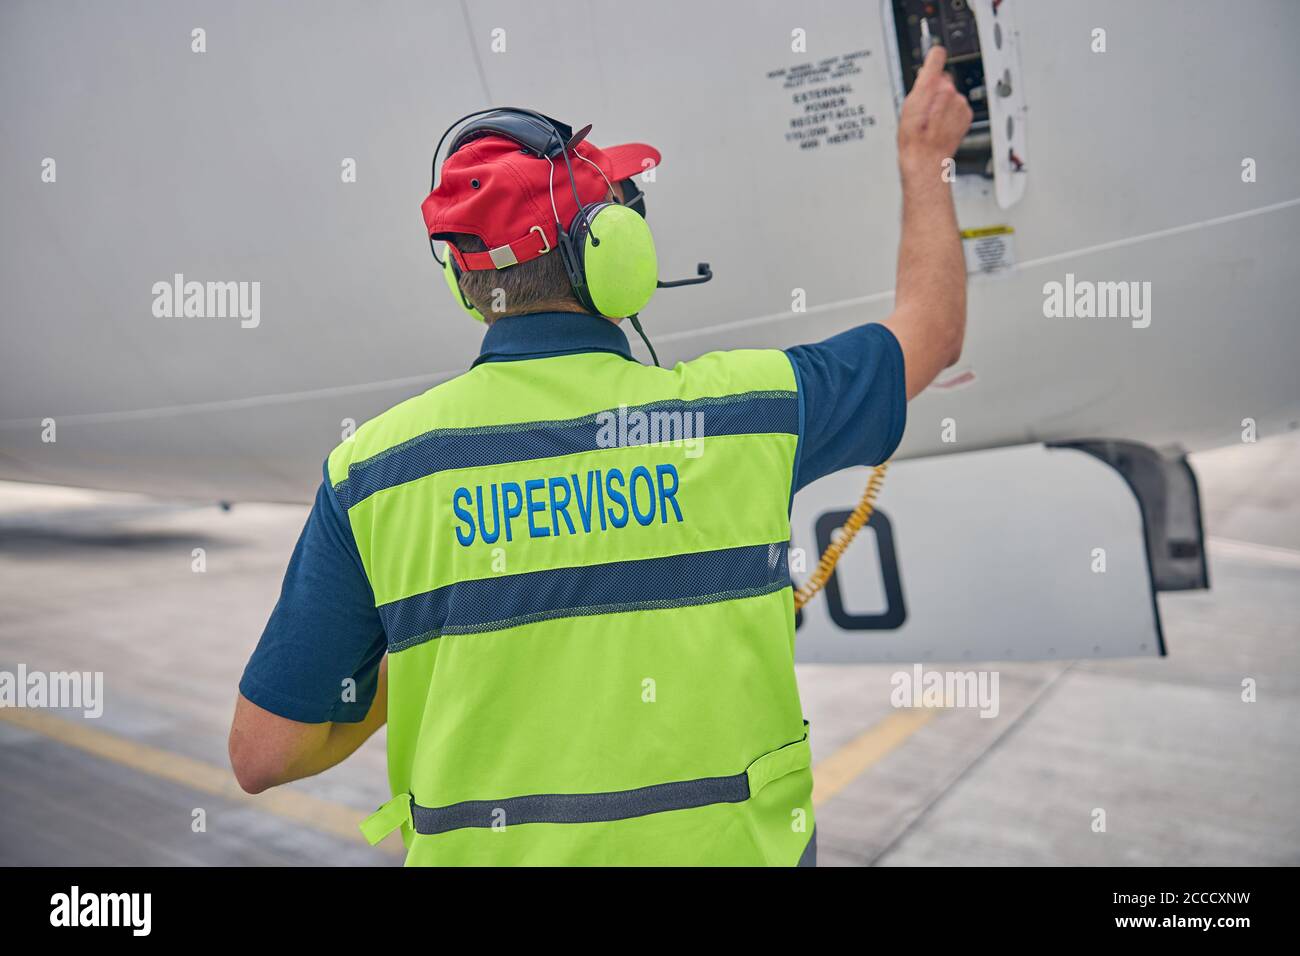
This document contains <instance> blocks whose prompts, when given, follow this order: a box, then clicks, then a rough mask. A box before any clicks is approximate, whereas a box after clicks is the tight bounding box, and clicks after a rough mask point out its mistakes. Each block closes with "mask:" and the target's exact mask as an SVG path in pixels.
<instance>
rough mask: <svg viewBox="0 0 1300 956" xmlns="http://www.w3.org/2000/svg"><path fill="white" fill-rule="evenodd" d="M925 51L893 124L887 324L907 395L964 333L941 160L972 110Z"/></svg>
mask: <svg viewBox="0 0 1300 956" xmlns="http://www.w3.org/2000/svg"><path fill="white" fill-rule="evenodd" d="M946 59H947V54H946V53H945V52H944V49H943V47H940V46H936V47H934V48H932V49H931V50H930V53H929V55H927V56H926V58H925V63H924V65H923V66H922V67H921V71H920V73H919V74H918V75H917V78H916V83H915V84H914V85H913V87H912V92H911V93H909V94H908V96H907V99H906V100H905V101H904V103H903V110H902V115H901V116H900V118H899V124H898V166H899V174H900V176H901V178H902V183H903V230H902V238H901V240H900V241H899V246H898V278H897V282H896V286H895V289H894V311H893V313H892V314H891V315H890V316H889V318H888V319H886V320H885V323H884V324H885V325H886V326H887V327H888V328H889V329H890V331H892V332H893V333H894V336H895V337H896V338H897V339H898V342H899V345H900V346H902V350H903V362H904V367H905V370H906V375H907V397H908V399H909V400H911V399H912V398H914V397H915V396H917V395H918V394H920V393H921V391H922V390H923V389H924V388H925V387H926V386H927V385H929V384H930V383H931V382H932V381H934V378H935V376H936V375H938V374H939V373H940V372H941V371H943V370H944V369H945V368H947V367H948V366H949V365H952V364H953V363H954V362H956V361H957V359H958V358H959V357H960V356H961V348H962V342H963V340H964V338H965V335H966V262H965V258H964V256H963V253H962V248H961V237H960V236H959V235H958V231H957V214H956V211H955V209H954V208H953V202H952V188H951V186H950V184H949V183H947V182H945V181H944V176H943V172H944V168H945V161H946V160H950V159H951V158H952V156H953V155H954V154H955V153H956V151H957V147H958V146H959V145H960V143H961V139H962V137H963V136H964V135H965V134H966V130H967V129H969V128H970V121H971V109H970V104H968V103H967V102H966V98H965V97H964V96H962V95H961V94H960V93H958V92H957V89H956V87H954V86H953V83H952V78H951V77H949V76H948V74H947V73H945V72H944V69H943V66H944V63H945V61H946Z"/></svg>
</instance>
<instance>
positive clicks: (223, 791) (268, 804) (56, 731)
mask: <svg viewBox="0 0 1300 956" xmlns="http://www.w3.org/2000/svg"><path fill="white" fill-rule="evenodd" d="M0 720H5V721H8V722H9V723H11V724H15V725H17V726H19V727H22V728H23V729H24V730H30V731H32V732H33V733H37V734H40V735H42V736H44V737H49V738H50V739H51V740H55V741H58V742H59V743H61V744H66V745H67V746H69V747H75V748H76V749H78V750H82V751H85V752H86V753H88V754H91V755H92V756H95V757H99V758H101V759H104V760H109V761H112V762H113V763H116V764H119V765H120V766H123V767H129V768H130V769H132V770H136V771H139V772H140V773H145V774H148V775H150V776H151V777H158V778H160V779H162V780H170V781H171V782H173V783H177V784H180V785H181V786H183V787H188V788H189V789H191V790H198V791H200V792H202V793H210V794H212V795H213V796H217V797H221V798H222V799H223V800H230V801H231V802H233V803H239V804H243V805H244V806H248V807H252V808H253V809H255V810H262V811H264V812H266V813H273V814H275V815H276V816H279V817H284V818H285V819H287V820H292V821H293V822H294V823H298V824H301V825H302V826H305V827H310V828H312V829H313V830H319V831H320V832H322V833H328V834H330V835H331V836H336V837H340V838H342V839H344V840H347V841H348V842H350V843H356V842H361V843H364V842H365V837H363V836H362V835H361V831H360V830H358V829H357V824H358V823H360V822H361V820H362V819H364V818H365V816H366V814H367V811H365V810H357V809H354V808H352V807H348V806H344V805H343V804H341V803H331V802H330V801H329V800H321V799H320V798H319V797H313V796H310V795H308V794H305V793H299V792H297V791H291V790H286V789H284V788H283V787H277V788H275V789H272V790H268V791H267V792H265V793H261V794H258V795H256V796H254V795H252V794H249V793H245V792H244V791H243V790H241V789H239V784H238V783H236V782H235V774H234V772H233V771H232V770H230V769H229V768H226V767H215V766H213V765H212V764H210V763H205V762H204V761H202V760H195V759H194V758H192V757H186V756H183V755H181V754H177V753H173V752H171V751H170V750H163V749H161V748H159V747H151V746H149V745H148V744H142V743H137V742H136V741H134V740H129V739H127V738H126V737H121V736H119V735H117V734H114V733H110V732H109V731H106V730H99V729H98V728H96V727H92V726H90V725H89V724H86V723H82V722H80V721H78V720H69V719H66V718H63V717H56V716H55V715H54V714H51V713H47V712H45V711H40V710H31V709H29V708H25V707H0ZM380 847H381V848H382V849H385V850H389V851H402V843H401V840H400V839H394V838H392V837H390V838H388V839H387V840H385V841H384V842H383V843H381V844H380Z"/></svg>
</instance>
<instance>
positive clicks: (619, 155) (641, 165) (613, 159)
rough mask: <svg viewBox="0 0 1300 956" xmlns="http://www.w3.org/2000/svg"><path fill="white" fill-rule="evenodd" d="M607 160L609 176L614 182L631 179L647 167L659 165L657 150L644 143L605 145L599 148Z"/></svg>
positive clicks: (651, 167)
mask: <svg viewBox="0 0 1300 956" xmlns="http://www.w3.org/2000/svg"><path fill="white" fill-rule="evenodd" d="M601 152H603V153H604V154H605V157H606V158H607V159H608V160H609V165H610V169H611V171H610V173H609V178H610V179H612V180H613V181H614V182H618V181H619V180H623V179H631V178H632V177H633V176H636V175H638V174H639V173H643V172H645V171H646V170H647V169H653V168H654V167H656V166H658V165H659V159H660V156H659V150H657V149H655V148H654V147H653V146H647V145H646V144H645V143H623V144H622V145H621V146H605V147H603V148H602V149H601Z"/></svg>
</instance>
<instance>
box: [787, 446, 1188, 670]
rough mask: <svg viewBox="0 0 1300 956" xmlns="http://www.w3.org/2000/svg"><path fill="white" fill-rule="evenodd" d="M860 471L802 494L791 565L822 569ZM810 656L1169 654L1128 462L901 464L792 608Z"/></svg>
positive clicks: (1004, 457) (798, 573)
mask: <svg viewBox="0 0 1300 956" xmlns="http://www.w3.org/2000/svg"><path fill="white" fill-rule="evenodd" d="M868 474H869V472H868V470H867V469H852V470H849V471H844V472H839V473H837V474H834V475H830V476H828V477H827V478H824V479H822V480H820V481H818V482H815V483H814V484H812V485H810V486H808V487H807V488H805V489H804V490H803V491H801V492H800V493H799V494H798V495H797V496H796V498H795V503H794V511H793V522H792V523H793V541H792V544H793V550H792V552H791V571H792V575H793V577H794V578H795V581H796V582H800V581H802V580H804V579H805V578H806V577H807V576H808V573H809V572H810V571H811V569H812V568H814V567H815V566H816V563H817V556H818V555H819V554H820V553H821V551H822V549H823V548H824V547H825V545H826V544H827V543H828V542H829V541H830V539H831V535H832V534H833V533H834V532H835V529H837V528H838V527H839V526H840V525H841V524H842V522H843V520H844V518H845V517H847V514H848V512H850V511H851V510H852V509H853V507H854V505H855V504H856V503H857V501H858V498H859V496H860V495H861V493H862V488H863V486H864V485H865V483H866V479H867V475H868ZM795 648H796V659H797V660H799V661H804V662H827V663H850V662H852V663H865V662H885V661H896V662H910V661H1025V660H1053V659H1056V660H1060V659H1077V658H1100V657H1132V656H1156V655H1160V654H1163V653H1164V649H1163V648H1164V645H1163V639H1162V637H1161V632H1160V620H1159V615H1158V611H1157V607H1156V602H1155V592H1154V589H1153V582H1152V576H1151V572H1150V565H1149V561H1148V552H1147V544H1146V536H1145V533H1144V519H1143V513H1142V510H1141V508H1140V507H1139V502H1138V499H1137V497H1136V496H1135V494H1134V491H1133V490H1132V488H1131V487H1130V485H1129V483H1128V482H1127V481H1126V480H1125V478H1124V477H1123V475H1121V474H1120V472H1118V471H1116V470H1115V469H1114V468H1112V467H1111V466H1109V465H1107V464H1106V463H1104V462H1102V461H1099V460H1097V458H1095V457H1093V456H1091V455H1088V454H1086V453H1084V452H1081V451H1079V450H1077V449H1072V448H1055V449H1049V448H1045V447H1043V446H1041V445H1031V446H1022V447H1018V448H1010V449H997V450H993V451H985V452H971V453H968V454H963V455H951V456H944V457H940V458H924V459H919V460H912V461H904V462H898V463H896V464H893V465H891V466H890V469H889V475H888V477H887V478H886V479H885V483H884V486H883V489H882V491H881V494H880V497H879V499H878V507H877V511H876V514H875V516H873V518H872V521H871V523H870V524H869V525H868V526H867V527H866V528H865V529H864V530H863V531H862V533H861V534H860V535H859V536H858V538H857V539H856V540H855V541H854V542H853V544H852V546H851V547H850V548H849V549H848V551H847V552H846V553H845V555H844V557H843V558H842V559H841V561H840V564H839V567H838V569H837V570H836V572H835V574H834V575H833V576H832V577H831V579H830V581H829V582H828V584H827V586H826V589H825V591H824V593H823V594H821V595H818V596H817V597H815V598H813V600H812V601H811V602H810V603H809V604H808V605H807V607H805V608H804V610H803V612H802V613H801V614H800V616H799V620H798V630H797V637H796V645H795Z"/></svg>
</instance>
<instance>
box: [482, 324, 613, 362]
mask: <svg viewBox="0 0 1300 956" xmlns="http://www.w3.org/2000/svg"><path fill="white" fill-rule="evenodd" d="M581 352H612V353H614V354H615V355H621V356H623V358H625V359H628V360H629V361H634V359H633V358H632V349H631V347H630V346H629V345H628V342H627V336H626V335H624V334H623V330H622V329H621V328H619V327H618V326H617V325H615V324H614V323H613V322H611V321H609V319H604V318H601V317H600V316H596V315H591V314H589V313H586V312H533V313H531V314H529V315H511V316H506V317H505V318H503V319H497V320H496V321H495V322H493V323H492V324H491V325H489V326H488V330H487V333H486V334H485V335H484V336H483V347H482V349H480V351H479V356H478V358H477V359H475V360H474V364H475V365H479V364H480V363H483V362H514V361H520V360H522V359H535V358H552V357H554V356H557V355H575V354H578V353H581Z"/></svg>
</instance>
